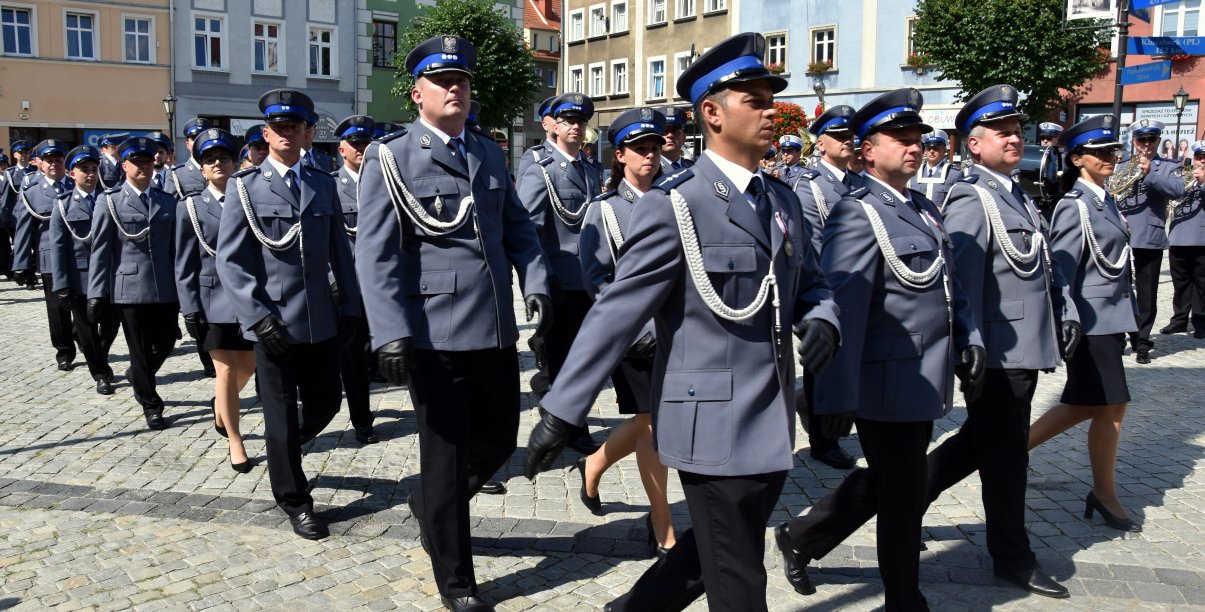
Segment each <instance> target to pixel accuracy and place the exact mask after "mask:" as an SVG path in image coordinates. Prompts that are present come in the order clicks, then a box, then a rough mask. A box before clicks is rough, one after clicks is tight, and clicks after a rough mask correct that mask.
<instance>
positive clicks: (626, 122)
mask: <svg viewBox="0 0 1205 612" xmlns="http://www.w3.org/2000/svg"><path fill="white" fill-rule="evenodd" d="M663 134H665V114H664V113H662V112H661V111H659V110H657V109H655V108H651V107H648V106H645V107H642V108H633V109H629V110H626V111H624V112H622V113H620V114H619V116H618V117H616V118H615V120H614V121H612V122H611V127H609V128H607V140H608V141H610V143H611V145H612V146H614V147H615V148H617V149H618V148H619V147H621V146H623V145H625V144H627V143H630V142H635V141H637V140H640V139H641V138H647V137H650V136H651V137H655V138H656V139H657V140H658V141H660V142H661V143H662V144H664V143H665V136H663Z"/></svg>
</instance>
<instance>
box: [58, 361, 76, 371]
mask: <svg viewBox="0 0 1205 612" xmlns="http://www.w3.org/2000/svg"><path fill="white" fill-rule="evenodd" d="M71 361H72V360H70V359H60V360H59V371H62V372H70V371H71V369H72V368H74V367H75V364H73V363H71Z"/></svg>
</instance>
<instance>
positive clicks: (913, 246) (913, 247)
mask: <svg viewBox="0 0 1205 612" xmlns="http://www.w3.org/2000/svg"><path fill="white" fill-rule="evenodd" d="M908 246H910V247H912V250H913V251H915V250H916V245H915V244H910V245H908Z"/></svg>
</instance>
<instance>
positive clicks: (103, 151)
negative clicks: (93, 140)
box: [97, 132, 130, 191]
mask: <svg viewBox="0 0 1205 612" xmlns="http://www.w3.org/2000/svg"><path fill="white" fill-rule="evenodd" d="M129 137H130V135H129V133H126V132H122V133H120V134H105V135H104V136H101V137H100V141H99V142H98V143H97V144H98V146H100V190H101V191H108V190H109V188H111V187H116V186H117V185H118V184H120V183H121V182H122V181H124V180H126V173H125V172H122V170H121V160H119V159H117V146H118V145H120V144H121V143H122V142H125V140H126V139H127V138H129Z"/></svg>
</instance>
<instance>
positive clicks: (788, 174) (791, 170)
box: [780, 164, 808, 185]
mask: <svg viewBox="0 0 1205 612" xmlns="http://www.w3.org/2000/svg"><path fill="white" fill-rule="evenodd" d="M807 169H808V168H807V166H804V165H803V164H794V165H791V166H783V167H782V176H781V177H780V178H781V179H782V182H784V183H786V184H788V185H794V184H795V181H798V180H799V177H800V176H803V172H804V171H805V170H807Z"/></svg>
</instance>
